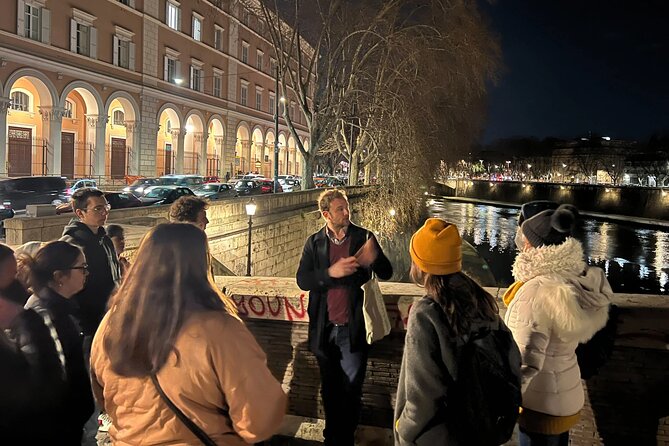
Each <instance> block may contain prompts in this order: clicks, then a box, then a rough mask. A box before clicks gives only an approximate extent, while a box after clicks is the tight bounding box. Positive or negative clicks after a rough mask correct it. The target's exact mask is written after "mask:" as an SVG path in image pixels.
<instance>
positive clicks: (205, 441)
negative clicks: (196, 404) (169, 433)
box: [151, 373, 217, 446]
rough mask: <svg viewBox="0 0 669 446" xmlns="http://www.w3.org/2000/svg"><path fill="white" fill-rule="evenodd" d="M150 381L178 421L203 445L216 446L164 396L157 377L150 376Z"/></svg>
mask: <svg viewBox="0 0 669 446" xmlns="http://www.w3.org/2000/svg"><path fill="white" fill-rule="evenodd" d="M151 381H153V385H154V386H156V390H157V391H158V394H159V395H160V397H161V398H162V399H163V401H164V402H165V404H167V407H169V408H170V410H172V412H174V415H176V416H177V418H178V419H179V420H181V422H182V423H183V424H184V425H185V426H186V427H187V428H188V429H189V430H190V431H191V432H192V433H193V434H194V435H195V436H196V437H197V438H198V439H199V440H200V441H201V442H202V444H204V445H205V446H217V445H216V442H215V441H214V440H212V439H211V437H210V436H209V435H207V433H206V432H205V431H203V430H202V429H201V428H200V426H198V425H197V424H195V423H194V422H193V420H191V419H190V418H188V417H187V416H186V414H185V413H183V412H182V411H181V409H179V408H178V407H177V406H176V405H175V404H174V403H173V402H172V400H171V399H169V397H168V396H167V395H165V392H163V388H162V387H160V383H159V382H158V377H157V376H156V375H155V373H154V374H151Z"/></svg>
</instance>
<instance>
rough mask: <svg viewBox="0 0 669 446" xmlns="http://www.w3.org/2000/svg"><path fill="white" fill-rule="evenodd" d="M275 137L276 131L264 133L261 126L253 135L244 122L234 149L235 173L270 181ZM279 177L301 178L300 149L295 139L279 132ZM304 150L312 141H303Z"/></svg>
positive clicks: (255, 128)
mask: <svg viewBox="0 0 669 446" xmlns="http://www.w3.org/2000/svg"><path fill="white" fill-rule="evenodd" d="M275 138H276V136H275V133H274V131H273V130H267V131H265V132H263V130H262V128H261V127H260V126H256V127H254V128H253V130H252V131H251V130H250V129H249V125H248V124H247V123H246V122H241V123H240V124H239V125H238V127H237V139H236V145H235V169H233V171H235V172H236V173H247V172H253V173H258V174H261V175H264V176H265V177H271V176H272V175H273V172H274V144H275ZM278 143H279V158H278V166H279V169H278V171H279V174H281V175H299V176H301V175H302V156H301V154H300V152H299V149H298V148H297V145H296V141H295V138H293V137H292V136H288V138H286V134H285V133H284V132H279V138H278ZM302 144H303V147H304V149H305V150H309V141H308V140H306V139H305V140H304V141H302Z"/></svg>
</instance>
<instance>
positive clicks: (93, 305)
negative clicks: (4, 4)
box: [60, 187, 121, 446]
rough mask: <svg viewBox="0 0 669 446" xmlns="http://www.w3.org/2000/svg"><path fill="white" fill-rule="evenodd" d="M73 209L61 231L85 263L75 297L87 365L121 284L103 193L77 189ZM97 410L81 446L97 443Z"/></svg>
mask: <svg viewBox="0 0 669 446" xmlns="http://www.w3.org/2000/svg"><path fill="white" fill-rule="evenodd" d="M72 208H73V209H74V213H75V215H76V217H77V218H78V219H79V221H73V222H71V223H70V224H69V225H68V226H66V227H65V229H64V230H63V236H62V237H61V238H60V239H61V240H63V241H66V242H69V243H72V244H74V245H76V246H79V247H80V248H81V249H82V250H83V252H84V255H85V256H86V260H87V262H88V273H89V277H88V281H87V282H86V286H85V288H84V289H83V290H81V291H80V292H79V293H77V295H76V296H74V301H75V302H76V303H77V305H78V307H79V321H80V323H81V328H82V330H83V333H84V360H85V363H86V366H87V367H88V364H89V363H90V354H91V343H92V342H93V335H95V331H96V330H97V329H98V325H99V324H100V321H101V320H102V317H103V316H104V314H105V312H106V311H107V302H108V301H109V296H110V295H111V294H112V292H114V290H115V289H116V288H117V287H118V285H119V284H120V282H121V266H120V264H119V262H118V257H117V255H116V250H115V249H114V244H113V243H112V241H111V239H110V238H109V237H108V236H107V234H106V232H105V229H104V225H105V223H107V217H108V216H109V211H110V210H111V206H110V205H109V203H107V199H106V198H105V196H104V193H103V192H102V191H101V190H99V189H95V188H92V187H84V188H81V189H77V190H76V191H75V192H74V193H73V194H72ZM98 412H99V411H98V410H96V411H95V414H93V416H92V417H91V419H90V420H89V421H88V423H87V424H86V427H85V432H84V441H83V445H84V446H92V445H95V444H96V443H97V441H96V440H95V436H96V435H97V431H98Z"/></svg>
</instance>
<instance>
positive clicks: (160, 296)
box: [91, 223, 287, 446]
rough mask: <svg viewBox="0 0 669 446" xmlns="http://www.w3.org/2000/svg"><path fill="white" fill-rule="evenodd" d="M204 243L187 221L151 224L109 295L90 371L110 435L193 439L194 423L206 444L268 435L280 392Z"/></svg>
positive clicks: (122, 439) (120, 440) (278, 413)
mask: <svg viewBox="0 0 669 446" xmlns="http://www.w3.org/2000/svg"><path fill="white" fill-rule="evenodd" d="M208 252H209V251H208V246H207V238H206V236H205V234H204V232H202V231H201V230H199V229H198V228H196V227H195V225H191V224H182V223H167V224H162V225H158V226H156V227H154V228H153V229H151V230H150V231H149V232H148V233H147V235H146V236H145V237H144V239H143V240H142V243H141V244H140V246H139V249H138V252H137V256H136V261H135V263H134V265H133V267H132V269H131V270H130V272H129V273H128V276H127V277H126V278H125V280H124V282H123V284H122V285H121V288H120V289H119V291H118V292H117V293H116V294H115V295H114V297H113V299H112V302H111V305H110V311H109V312H108V313H107V315H106V316H105V318H104V319H103V321H102V324H101V325H100V329H99V330H98V332H97V334H96V336H95V339H94V341H93V348H92V353H91V375H92V382H93V391H94V393H95V396H96V399H97V401H98V404H100V406H101V407H103V408H104V410H105V412H106V413H107V414H108V415H109V417H110V418H111V420H112V425H111V427H110V429H109V435H110V437H111V439H112V441H113V442H114V443H117V444H139V443H142V444H200V443H199V442H198V439H197V438H198V437H197V436H196V434H195V433H194V432H195V431H198V429H199V430H201V431H203V433H204V435H205V436H206V437H209V438H210V439H211V441H213V443H214V444H219V445H226V446H227V445H231V446H232V445H235V446H236V445H239V446H241V445H244V444H247V443H254V442H259V441H263V440H265V439H267V438H269V437H270V436H272V435H273V434H274V433H276V431H277V430H278V428H279V426H280V424H281V422H282V420H283V416H284V414H285V411H286V403H287V397H286V395H285V393H284V392H283V389H282V388H281V384H280V383H279V382H278V381H277V380H276V379H275V378H274V377H273V376H272V374H271V372H270V371H269V369H268V368H267V365H266V356H265V353H264V352H263V351H262V350H261V348H260V346H259V345H258V343H257V342H256V340H255V338H254V337H253V335H252V334H251V333H250V332H249V330H248V329H247V328H246V326H245V325H244V324H243V323H242V322H241V321H240V320H239V318H238V317H237V315H236V308H235V306H234V302H232V300H231V299H230V298H229V297H227V296H225V295H223V294H222V293H221V292H220V291H219V290H218V289H217V288H216V286H215V284H214V282H213V277H212V276H211V275H210V273H209V271H210V270H209V264H208V263H209V262H208V258H209V254H208ZM156 259H161V262H160V265H159V266H158V267H157V266H156V263H155V260H156ZM161 393H162V395H161ZM168 400H169V402H168ZM177 413H181V414H184V417H185V418H186V419H187V420H189V421H190V422H192V423H194V425H195V426H197V427H193V428H192V429H191V427H187V425H186V424H185V423H184V421H182V419H183V418H182V419H180V418H179V415H177Z"/></svg>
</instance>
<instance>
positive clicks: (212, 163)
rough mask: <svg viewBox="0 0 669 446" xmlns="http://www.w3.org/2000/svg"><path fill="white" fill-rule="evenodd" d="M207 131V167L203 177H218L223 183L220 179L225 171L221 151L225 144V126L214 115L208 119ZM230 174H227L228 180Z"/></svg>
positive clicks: (219, 118)
mask: <svg viewBox="0 0 669 446" xmlns="http://www.w3.org/2000/svg"><path fill="white" fill-rule="evenodd" d="M207 128H208V129H209V131H208V134H209V138H208V139H207V166H206V171H205V175H206V176H208V177H218V178H219V180H221V181H223V180H224V178H223V177H222V175H223V172H224V171H225V166H223V159H224V158H223V150H224V144H225V126H224V125H223V119H222V118H221V117H220V116H218V115H214V116H212V117H211V118H209V125H208V126H207ZM230 175H231V174H230V173H228V179H230ZM226 181H227V180H226Z"/></svg>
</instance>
